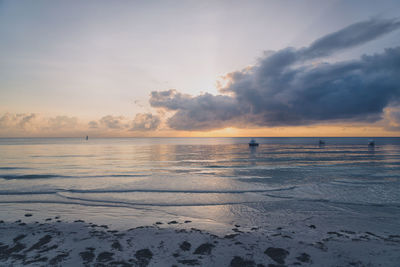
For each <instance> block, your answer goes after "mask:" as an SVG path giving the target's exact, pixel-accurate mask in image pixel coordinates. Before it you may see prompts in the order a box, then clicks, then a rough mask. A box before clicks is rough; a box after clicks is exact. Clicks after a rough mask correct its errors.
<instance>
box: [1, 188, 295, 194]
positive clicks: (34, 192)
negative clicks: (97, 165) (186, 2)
mask: <svg viewBox="0 0 400 267" xmlns="http://www.w3.org/2000/svg"><path fill="white" fill-rule="evenodd" d="M295 188H296V186H291V187H286V188H273V189H254V190H252V189H249V190H185V189H181V190H176V189H145V188H144V189H93V190H92V189H90V190H86V189H58V190H49V191H0V195H40V194H44V195H48V194H58V193H80V194H105V193H182V194H245V193H264V192H278V191H286V190H292V189H295Z"/></svg>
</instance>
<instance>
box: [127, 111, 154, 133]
mask: <svg viewBox="0 0 400 267" xmlns="http://www.w3.org/2000/svg"><path fill="white" fill-rule="evenodd" d="M160 122H161V120H160V117H159V116H157V115H153V114H151V113H138V114H136V116H135V119H134V120H133V126H132V128H131V131H152V130H156V129H157V128H158V126H159V125H160Z"/></svg>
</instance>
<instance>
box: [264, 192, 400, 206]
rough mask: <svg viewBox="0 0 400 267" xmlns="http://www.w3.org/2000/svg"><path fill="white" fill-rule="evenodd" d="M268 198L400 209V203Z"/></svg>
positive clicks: (289, 197) (288, 197)
mask: <svg viewBox="0 0 400 267" xmlns="http://www.w3.org/2000/svg"><path fill="white" fill-rule="evenodd" d="M264 195H265V196H267V197H271V198H280V199H284V200H294V201H302V202H317V203H329V204H338V205H349V206H350V205H354V206H372V207H395V208H400V203H372V202H360V201H359V202H349V201H339V200H331V199H324V198H314V199H313V198H298V197H294V196H277V195H271V194H264Z"/></svg>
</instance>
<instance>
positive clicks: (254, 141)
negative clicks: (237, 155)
mask: <svg viewBox="0 0 400 267" xmlns="http://www.w3.org/2000/svg"><path fill="white" fill-rule="evenodd" d="M249 146H258V143H257V142H256V140H254V139H253V138H252V139H251V140H250V143H249Z"/></svg>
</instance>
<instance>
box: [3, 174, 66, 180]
mask: <svg viewBox="0 0 400 267" xmlns="http://www.w3.org/2000/svg"><path fill="white" fill-rule="evenodd" d="M69 177H70V176H65V175H56V174H23V175H0V178H2V179H5V180H15V179H21V180H23V179H29V180H30V179H50V178H69Z"/></svg>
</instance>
